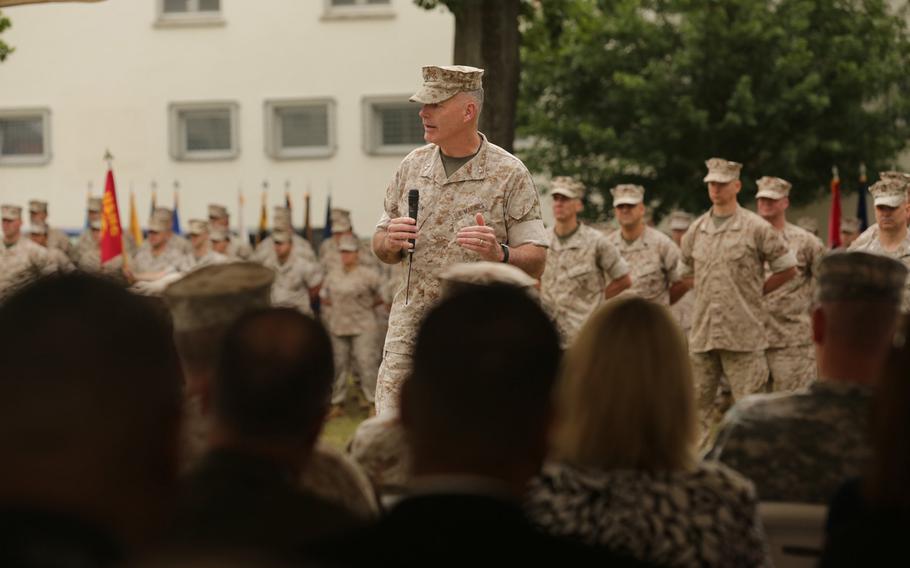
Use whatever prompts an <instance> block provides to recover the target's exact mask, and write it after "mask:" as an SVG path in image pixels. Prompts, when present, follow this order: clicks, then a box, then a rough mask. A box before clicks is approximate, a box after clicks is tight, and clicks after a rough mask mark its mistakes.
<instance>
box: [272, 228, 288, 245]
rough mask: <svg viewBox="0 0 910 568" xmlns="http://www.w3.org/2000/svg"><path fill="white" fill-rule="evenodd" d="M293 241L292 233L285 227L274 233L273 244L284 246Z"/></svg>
mask: <svg viewBox="0 0 910 568" xmlns="http://www.w3.org/2000/svg"><path fill="white" fill-rule="evenodd" d="M290 240H291V231H290V230H289V229H287V228H285V227H281V228H277V229H275V230H274V231H272V242H274V243H275V244H283V243H287V242H290Z"/></svg>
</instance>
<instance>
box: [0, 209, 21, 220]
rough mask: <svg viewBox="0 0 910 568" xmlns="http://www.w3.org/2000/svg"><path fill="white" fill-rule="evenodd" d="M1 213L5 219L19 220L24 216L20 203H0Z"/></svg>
mask: <svg viewBox="0 0 910 568" xmlns="http://www.w3.org/2000/svg"><path fill="white" fill-rule="evenodd" d="M0 215H2V217H3V220H4V221H18V220H19V219H21V218H22V208H21V207H19V206H18V205H0Z"/></svg>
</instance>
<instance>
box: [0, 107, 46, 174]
mask: <svg viewBox="0 0 910 568" xmlns="http://www.w3.org/2000/svg"><path fill="white" fill-rule="evenodd" d="M36 116H37V117H40V118H41V136H42V152H41V154H28V155H19V154H16V155H7V154H2V153H0V166H42V165H45V164H47V163H49V162H50V161H51V157H52V152H51V109H49V108H47V107H23V108H2V109H0V120H3V119H6V118H30V117H36Z"/></svg>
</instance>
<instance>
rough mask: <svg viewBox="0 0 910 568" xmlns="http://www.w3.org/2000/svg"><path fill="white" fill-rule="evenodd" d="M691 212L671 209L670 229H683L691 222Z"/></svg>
mask: <svg viewBox="0 0 910 568" xmlns="http://www.w3.org/2000/svg"><path fill="white" fill-rule="evenodd" d="M692 220H693V217H692V214H691V213H686V212H685V211H673V212H672V213H670V230H671V231H685V230H687V229H688V228H689V225H691V224H692Z"/></svg>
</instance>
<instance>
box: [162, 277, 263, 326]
mask: <svg viewBox="0 0 910 568" xmlns="http://www.w3.org/2000/svg"><path fill="white" fill-rule="evenodd" d="M274 280H275V272H274V271H272V270H270V269H268V268H266V267H264V266H262V265H261V264H256V263H254V262H231V263H226V264H214V265H211V266H206V267H203V268H199V269H197V270H194V271H193V272H190V273H189V274H187V275H186V276H184V277H183V278H181V279H180V280H178V281H177V282H174V283H173V284H171V285H170V286H168V287H167V288H165V290H164V294H163V298H164V301H165V303H166V304H167V306H168V308H169V309H170V311H171V316H172V318H173V320H174V331H176V332H184V331H194V330H197V329H203V328H206V327H210V326H214V325H228V324H230V323H231V322H233V321H234V320H236V319H237V318H238V317H240V316H241V315H243V314H244V313H246V312H248V311H251V310H255V309H259V308H266V307H268V306H269V297H270V293H271V289H272V282H273V281H274Z"/></svg>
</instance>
